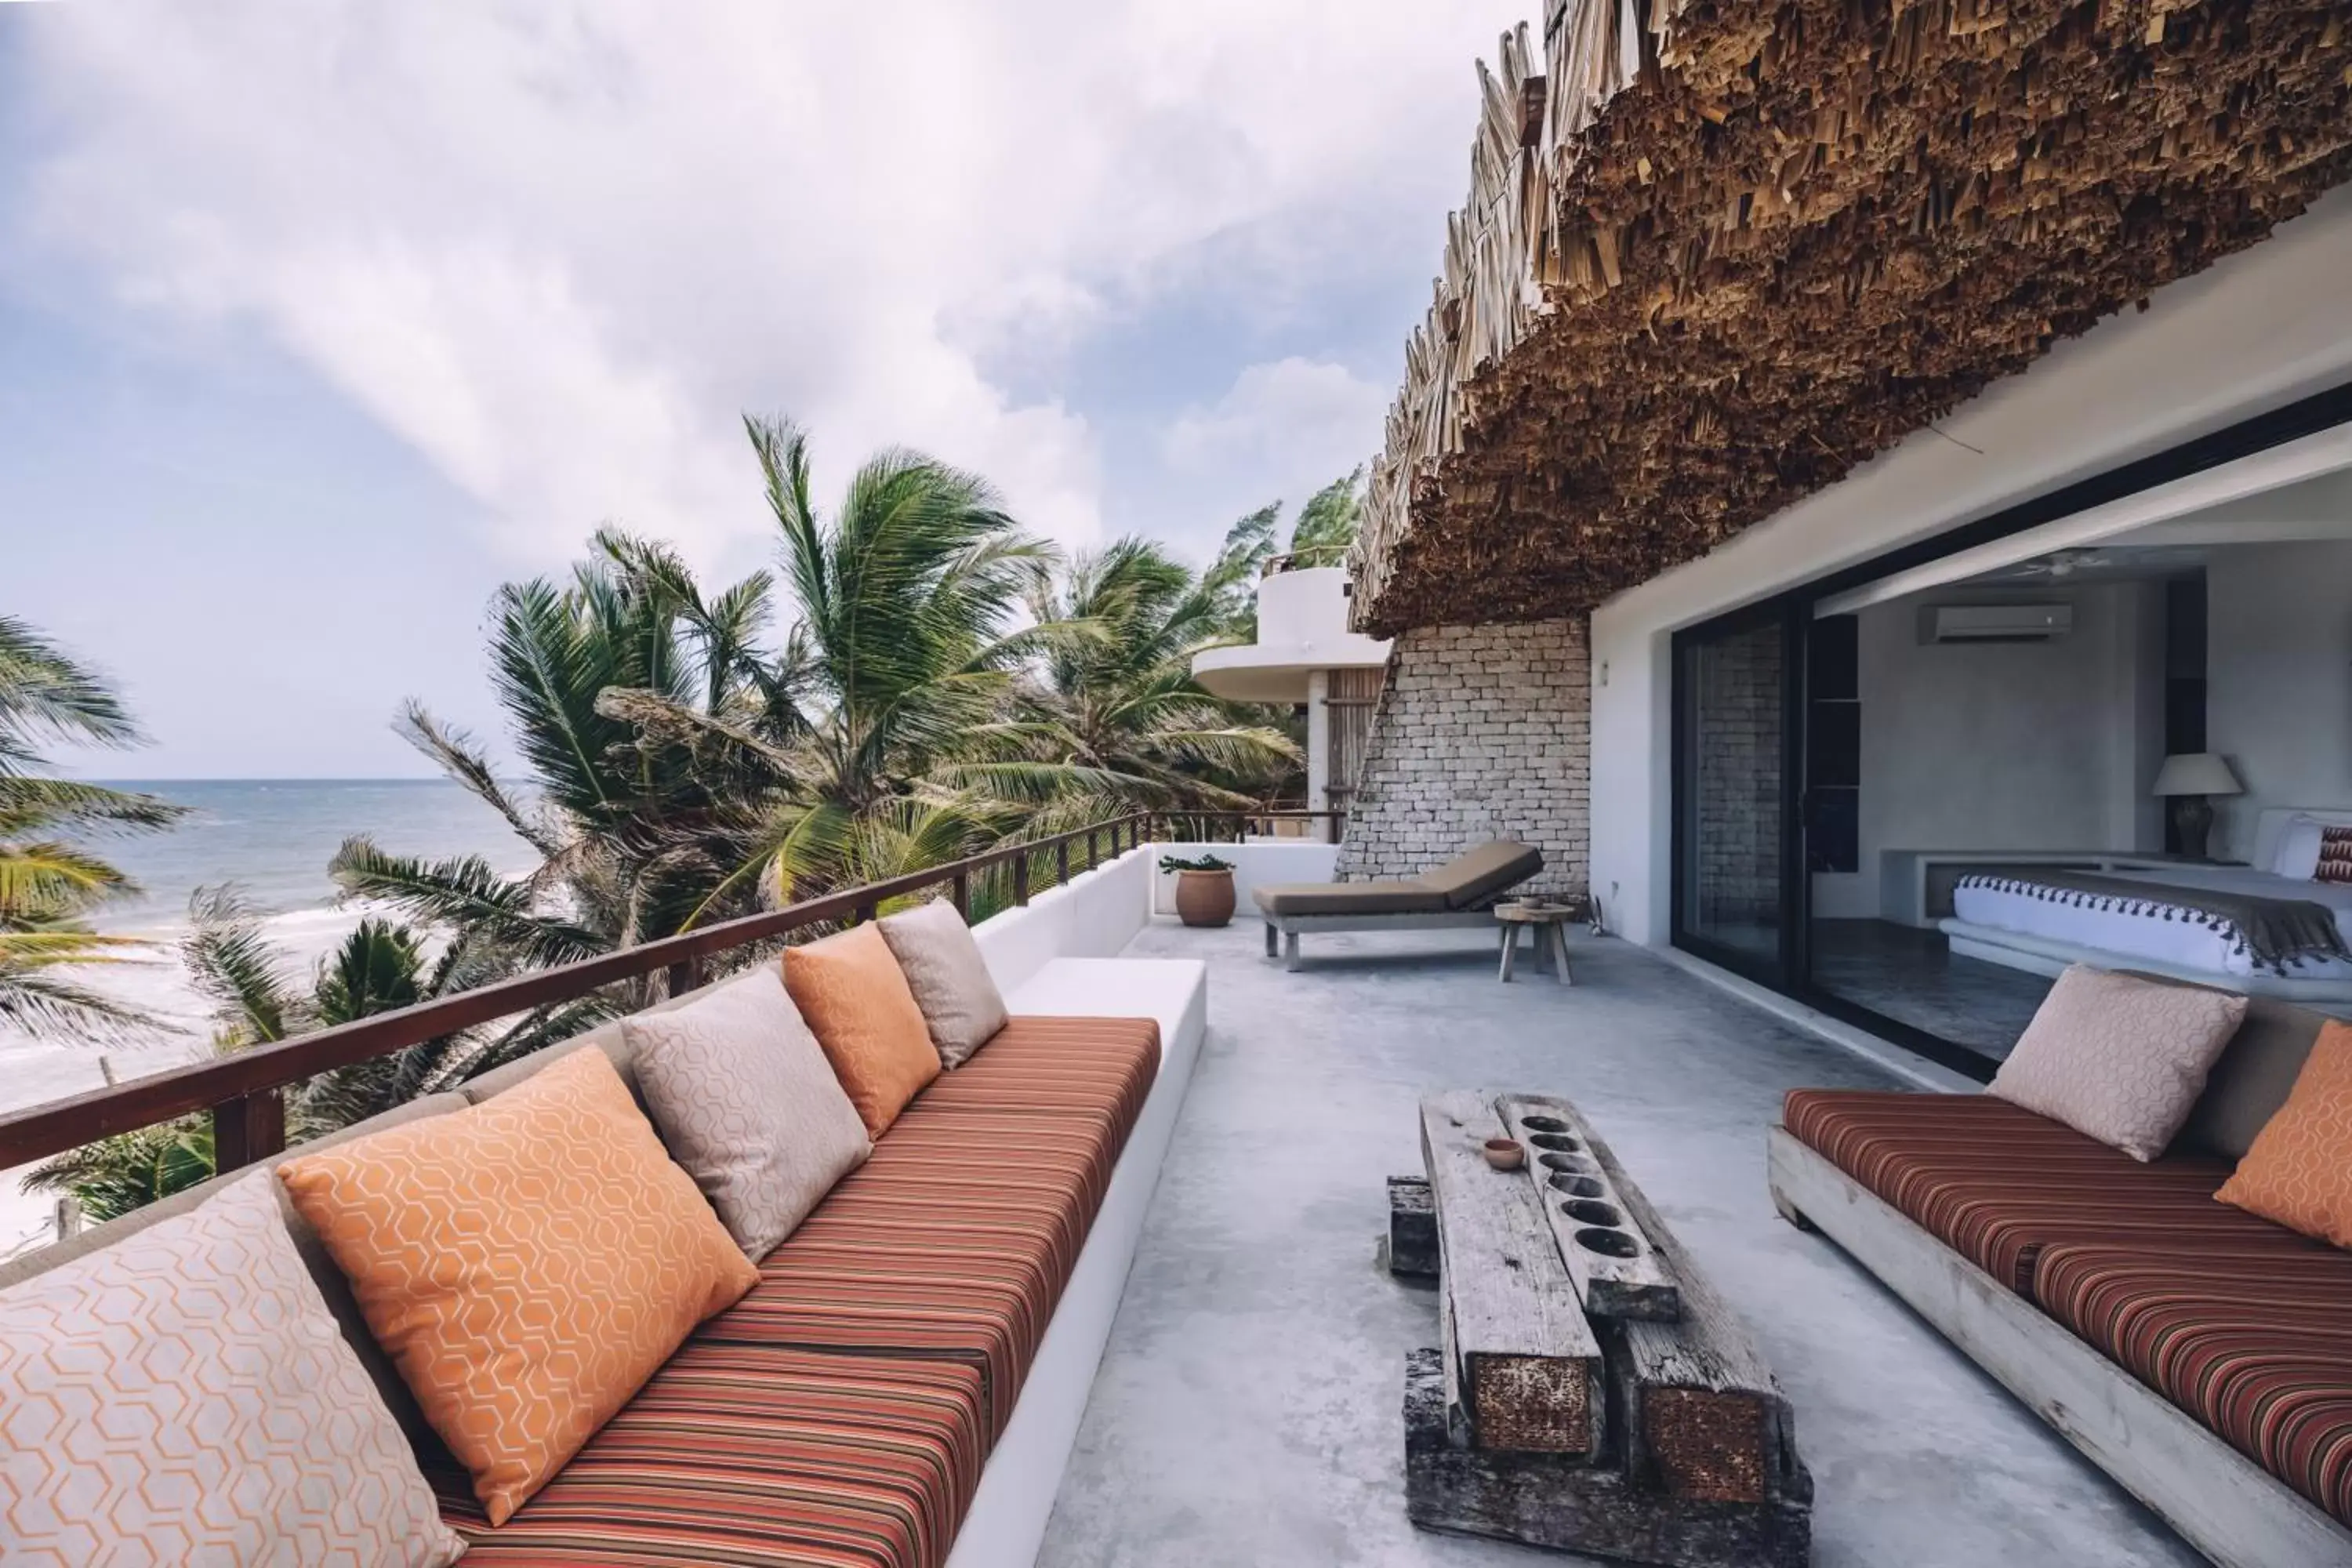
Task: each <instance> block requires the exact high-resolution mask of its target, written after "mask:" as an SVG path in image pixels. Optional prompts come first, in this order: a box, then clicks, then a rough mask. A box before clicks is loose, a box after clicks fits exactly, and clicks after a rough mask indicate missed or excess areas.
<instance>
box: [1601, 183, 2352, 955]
mask: <svg viewBox="0 0 2352 1568" xmlns="http://www.w3.org/2000/svg"><path fill="white" fill-rule="evenodd" d="M2347 275H2352V192H2337V193H2336V194H2334V195H2330V196H2328V197H2327V198H2326V199H2325V200H2323V201H2322V202H2320V203H2318V204H2317V205H2315V206H2314V207H2313V209H2312V210H2311V211H2310V212H2309V213H2307V214H2306V215H2305V216H2303V217H2300V218H2298V219H2296V220H2294V222H2293V223H2289V224H2286V225H2284V226H2281V227H2280V229H2279V230H2278V232H2277V233H2276V234H2275V235H2273V237H2271V238H2270V239H2268V240H2266V241H2264V242H2263V243H2262V244H2260V245H2257V246H2255V247H2253V248H2252V249H2251V250H2247V251H2244V252H2242V253H2241V254H2239V255H2237V256H2234V257H2231V258H2229V259H2228V260H2225V261H2223V262H2221V264H2220V265H2218V266H2216V267H2214V268H2211V269H2210V270H2209V271H2207V272H2205V273H2203V274H2201V275H2200V276H2198V277H2196V278H2191V279H2186V280H2184V281H2182V282H2179V283H2176V284H2174V285H2172V286H2171V287H2169V288H2167V289H2161V290H2159V291H2158V293H2157V294H2156V295H2155V296H2154V299H2153V303H2152V308H2151V309H2150V310H2148V311H2147V313H2146V314H2138V313H2134V312H2126V313H2125V314H2124V315H2122V316H2118V317H2115V318H2112V319H2110V320H2109V321H2105V322H2102V323H2101V324H2100V325H2099V326H2098V327H2096V328H2095V329H2094V330H2093V331H2090V332H2089V333H2087V334H2085V335H2084V336H2083V337H2081V338H2078V339H2076V340H2074V342H2068V343H2064V344H2062V345H2060V346H2059V347H2058V348H2056V349H2055V350H2053V352H2052V353H2050V355H2049V356H2048V357H2047V358H2045V359H2043V360H2042V361H2041V362H2040V363H2037V364H2036V365H2034V366H2033V367H2032V369H2031V370H2029V371H2027V372H2026V373H2025V374H2022V375H2020V376H2016V377H2012V378H2011V379H2010V380H2007V381H2003V382H2000V383H1998V384H1995V385H1994V386H1993V387H1991V388H1990V389H1989V390H1988V391H1987V392H1986V393H1985V394H1984V395H1982V396H1980V397H1979V398H1977V399H1976V400H1975V401H1973V402H1971V403H1969V404H1968V405H1965V406H1963V407H1961V408H1960V409H1958V411H1956V412H1955V413H1954V414H1953V415H1952V416H1950V417H1949V418H1947V419H1945V420H1943V421H1941V422H1940V423H1939V425H1938V426H1937V429H1935V430H1922V431H1919V432H1917V433H1916V434H1914V435H1913V436H1912V437H1910V438H1908V439H1907V440H1906V441H1904V442H1902V443H1901V444H1900V445H1899V446H1897V447H1895V448H1894V449H1893V450H1891V451H1889V452H1887V453H1885V454H1884V455H1882V456H1881V457H1880V458H1877V459H1876V460H1874V461H1873V462H1872V463H1870V464H1868V465H1866V466H1864V468H1860V469H1858V470H1856V471H1855V472H1854V473H1853V474H1852V475H1850V476H1848V477H1847V478H1846V479H1844V480H1843V482H1841V483H1839V484H1837V485H1833V486H1832V487H1831V488H1830V489H1826V490H1823V491H1822V492H1821V493H1820V494H1818V495H1815V496H1812V497H1810V498H1808V499H1807V500H1804V501H1801V502H1800V503H1799V504H1797V505H1796V506H1793V507H1790V509H1789V510H1786V511H1784V512H1781V513H1780V514H1779V515H1778V516H1776V517H1774V518H1771V519H1769V520H1767V521H1764V522H1762V523H1760V524H1759V525H1757V526H1756V527H1754V528H1751V529H1748V531H1745V532H1743V533H1741V534H1739V535H1738V536H1737V537H1736V538H1734V539H1733V540H1732V541H1731V542H1728V543H1727V544H1726V545H1725V546H1724V547H1723V548H1722V549H1720V550H1717V552H1715V553H1713V554H1712V555H1708V556H1706V557H1705V558H1704V559H1702V560H1698V561H1695V562H1692V563H1689V564H1687V565H1685V566H1682V567H1679V568H1677V569H1676V570H1675V571H1673V572H1669V573H1667V574H1664V575H1663V576H1661V577H1658V578H1656V579H1654V580H1653V581H1652V582H1649V583H1646V584H1643V585H1642V586H1640V587H1638V588H1635V589H1633V590H1631V591H1629V592H1627V593H1625V594H1622V595H1618V596H1617V597H1616V598H1614V599H1612V600H1611V601H1610V602H1609V603H1607V604H1606V605H1602V606H1601V608H1600V609H1599V610H1597V611H1595V612H1594V614H1593V617H1592V661H1593V663H1592V678H1593V707H1592V883H1593V889H1594V891H1596V892H1597V893H1599V894H1600V896H1601V901H1602V905H1603V907H1604V908H1605V909H1607V910H1609V911H1610V921H1609V923H1610V924H1611V926H1612V928H1614V929H1616V930H1618V931H1621V932H1622V934H1624V935H1626V936H1629V937H1632V938H1633V939H1634V940H1636V941H1642V942H1665V941H1666V940H1667V939H1668V931H1667V925H1668V919H1669V907H1670V906H1669V888H1668V880H1667V879H1668V870H1669V855H1670V846H1671V842H1672V840H1671V837H1670V834H1669V832H1668V828H1669V822H1668V812H1669V809H1670V805H1671V802H1672V799H1673V795H1672V790H1671V784H1670V780H1669V778H1668V765H1667V764H1668V761H1669V751H1670V745H1671V734H1672V731H1671V727H1670V724H1669V722H1668V720H1669V702H1670V700H1671V693H1672V683H1671V681H1670V679H1669V676H1670V673H1671V671H1670V669H1669V668H1668V665H1669V658H1668V655H1669V649H1670V637H1671V634H1672V633H1673V632H1674V630H1675V628H1677V627H1680V626H1689V625H1692V624H1694V623H1696V622H1698V621H1701V620H1705V619H1706V618H1707V617H1709V616H1714V615H1717V614H1720V613H1722V612H1723V611H1725V610H1727V609H1731V608H1734V607H1737V606H1738V605H1743V604H1748V603H1752V602H1754V601H1755V600H1758V599H1760V598H1764V597H1766V596H1768V595H1771V594H1774V593H1777V592H1780V591H1782V590H1784V589H1787V588H1790V587H1793V586H1796V585H1797V584H1802V583H1805V582H1809V581H1811V580H1813V579H1815V578H1818V577H1821V576H1823V575H1825V574H1829V573H1831V572H1834V571H1836V570H1838V569H1839V568H1841V567H1843V566H1848V565H1852V564H1854V563H1858V562H1861V561H1864V560H1868V559H1870V558H1872V557H1874V556H1877V555H1880V554H1883V553H1885V552H1886V551H1888V550H1891V549H1893V548H1894V547H1895V546H1896V545H1897V544H1900V543H1903V542H1908V541H1911V540H1916V539H1922V538H1926V537H1927V536H1929V535H1932V534H1935V533H1938V532H1941V531H1945V530H1948V529H1949V528H1951V527H1953V526H1955V525H1957V524H1958V523H1961V522H1965V521H1969V520H1970V519H1973V518H1978V517H1983V516H1986V515H1988V514H1990V513H1992V512H1995V511H1999V510H2001V509H2002V508H2004V507H2007V506H2010V505H2013V504H2015V503H2016V502H2018V501H2020V500H2025V499H2027V498H2029V497H2032V496H2033V495H2037V494H2042V493H2044V492H2046V491H2049V490H2053V489H2058V488H2060V487H2062V486H2063V485H2065V484H2068V483H2070V482H2072V481H2074V480H2076V479H2084V478H2086V477H2088V476H2090V475H2092V474H2095V473H2099V472H2102V471H2105V470H2106V469H2109V468H2115V467H2116V466H2117V465H2118V464H2121V463H2124V462H2127V461H2129V460H2131V459H2133V458H2139V457H2144V456H2147V455H2150V454H2152V453H2155V452H2159V451H2162V450H2164V449H2166V448H2168V447H2175V446H2178V445H2179V444H2180V443H2181V442H2183V441H2186V440H2189V439H2190V438H2192V437H2196V436H2198V435H2200V434H2203V433H2205V432H2208V431H2210V430H2214V429H2218V428H2221V426H2227V425H2231V424H2233V423H2235V422H2237V421H2239V420H2242V419H2245V418H2249V417H2251V416H2254V415H2256V414H2258V413H2261V412H2262V411H2263V410H2265V409H2270V408H2275V407H2277V406H2279V405H2283V404H2285V403H2289V402H2292V401H2293V400H2294V399H2295V398H2297V397H2301V396H2305V395H2309V394H2311V393H2314V392H2317V391H2320V390H2322V389H2324V388H2326V387H2327V386H2331V385H2334V384H2337V383H2339V382H2343V381H2345V380H2347V379H2352V311H2347V310H2344V309H2343V308H2342V300H2343V287H2344V285H2343V279H2345V277H2346V276H2347ZM2300 804H2310V803H2300Z"/></svg>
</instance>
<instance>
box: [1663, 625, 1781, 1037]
mask: <svg viewBox="0 0 2352 1568" xmlns="http://www.w3.org/2000/svg"><path fill="white" fill-rule="evenodd" d="M1811 600H1812V595H1811V594H1810V593H1807V594H1803V595H1780V597H1778V598H1774V599H1768V600H1765V601H1763V602H1762V603H1760V604H1755V605H1747V606H1745V607H1743V608H1741V609H1738V610H1734V611H1732V612H1731V613H1730V614H1728V615H1725V616H1717V617H1716V618H1715V619H1713V620H1710V621H1705V622H1702V623H1700V624H1699V625H1697V626H1687V627H1685V628H1684V629H1683V630H1681V631H1678V632H1676V633H1675V635H1674V647H1673V659H1674V675H1673V710H1674V723H1673V740H1672V748H1673V757H1672V762H1671V764H1670V774H1671V778H1672V781H1673V784H1672V795H1673V810H1674V822H1673V829H1672V832H1671V833H1670V835H1669V837H1670V838H1671V840H1672V858H1673V864H1672V868H1671V869H1670V871H1669V873H1668V877H1669V881H1670V884H1671V896H1670V898H1669V900H1668V902H1669V907H1670V919H1671V926H1670V930H1671V931H1672V935H1673V940H1674V944H1675V946H1676V947H1679V948H1682V949H1684V950H1685V951H1686V952H1691V953H1693V954H1696V956H1697V957H1700V958H1703V959H1705V960H1706V962H1708V963H1712V964H1715V965H1716V966H1717V967H1718V968H1722V969H1727V970H1730V971H1731V972H1732V973H1735V974H1738V975H1740V976H1742V977H1744V978H1746V979H1748V980H1753V981H1755V982H1756V983H1757V984H1759V985H1765V986H1769V987H1770V988H1771V989H1773V990H1776V991H1788V990H1790V988H1791V986H1793V985H1794V984H1797V983H1798V982H1799V980H1800V979H1801V977H1802V976H1803V975H1804V973H1805V964H1806V945H1805V932H1804V912H1805V902H1806V900H1805V879H1804V878H1803V877H1801V876H1791V875H1790V868H1791V866H1792V865H1793V866H1794V867H1796V868H1799V869H1801V868H1802V866H1803V855H1804V833H1803V826H1804V825H1803V820H1802V813H1801V811H1800V809H1799V807H1800V805H1801V803H1802V798H1803V797H1802V795H1801V791H1802V789H1803V779H1802V777H1801V774H1802V766H1801V764H1802V763H1803V760H1804V728H1803V726H1804V714H1803V711H1802V710H1801V703H1802V699H1803V692H1804V679H1803V663H1804V636H1805V621H1804V619H1803V618H1802V617H1803V616H1804V615H1806V614H1809V613H1810V609H1811ZM1767 628H1777V629H1778V631H1779V633H1780V752H1781V754H1780V800H1779V803H1778V820H1777V821H1776V822H1775V823H1774V824H1773V842H1774V843H1776V844H1777V845H1778V846H1779V847H1780V889H1779V902H1778V905H1777V914H1776V919H1777V921H1778V927H1779V932H1780V942H1779V943H1778V946H1777V950H1776V952H1774V954H1773V956H1772V957H1770V958H1769V959H1764V958H1759V955H1758V954H1757V953H1756V952H1753V951H1752V950H1749V949H1745V948H1739V947H1735V946H1733V945H1731V944H1730V943H1728V942H1719V941H1717V940H1716V939H1715V938H1714V937H1711V936H1709V935H1708V934H1707V933H1706V931H1702V930H1700V929H1698V928H1697V926H1696V924H1695V923H1694V921H1693V919H1692V916H1693V913H1694V911H1693V910H1691V908H1690V876H1691V863H1690V857H1691V852H1692V850H1693V848H1694V847H1695V846H1694V844H1693V842H1692V839H1693V837H1694V835H1693V834H1692V833H1691V831H1690V829H1689V826H1688V822H1689V814H1690V813H1691V812H1692V811H1693V810H1695V809H1696V802H1695V801H1693V800H1692V799H1691V798H1690V793H1689V782H1688V781H1689V779H1690V777H1691V772H1690V770H1691V768H1692V766H1693V764H1694V763H1695V762H1696V757H1697V751H1696V745H1697V738H1696V736H1695V735H1694V734H1693V733H1692V730H1693V725H1694V721H1695V720H1696V713H1695V712H1694V710H1693V700H1694V698H1695V696H1696V693H1694V692H1693V691H1692V689H1691V686H1690V677H1689V668H1690V667H1689V656H1690V654H1691V652H1692V650H1694V649H1696V648H1700V647H1706V645H1708V644H1710V643H1715V642H1719V641H1721V640H1723V639H1724V638H1726V637H1739V636H1743V635H1747V634H1750V633H1754V632H1758V631H1761V630H1765V629H1767ZM1791 857H1794V859H1793V860H1792V859H1791Z"/></svg>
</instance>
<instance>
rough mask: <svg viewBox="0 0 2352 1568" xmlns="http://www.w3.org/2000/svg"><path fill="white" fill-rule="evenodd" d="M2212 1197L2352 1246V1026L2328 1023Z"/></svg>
mask: <svg viewBox="0 0 2352 1568" xmlns="http://www.w3.org/2000/svg"><path fill="white" fill-rule="evenodd" d="M2213 1195H2214V1196H2215V1197H2217V1198H2219V1199H2221V1201H2222V1202H2223V1203H2225V1204H2235V1205H2237V1206H2238V1207H2240V1208H2242V1209H2244V1210H2245V1211H2246V1212H2247V1213H2248V1214H2257V1215H2262V1216H2263V1218H2264V1219H2267V1220H2275V1221H2276V1222H2277V1223H2279V1224H2280V1225H2283V1226H2286V1227H2287V1228H2288V1229H2289V1230H2299V1231H2301V1232H2302V1233H2303V1234H2304V1235H2305V1236H2310V1237H2318V1238H2319V1239H2320V1240H2322V1241H2328V1242H2333V1243H2335V1244H2336V1246H2338V1247H2352V1026H2347V1025H2344V1024H2340V1023H2336V1022H2334V1021H2330V1022H2329V1023H2327V1024H2326V1025H2325V1026H2322V1027H2321V1029H2320V1031H2319V1038H2318V1040H2317V1041H2316V1042H2315V1044H2314V1045H2313V1046H2312V1047H2311V1055H2310V1056H2309V1057H2308V1058H2305V1061H2304V1064H2303V1070H2302V1071H2301V1072H2300V1073H2297V1074H2296V1075H2295V1079H2294V1089H2293V1090H2292V1091H2291V1092H2290V1093H2289V1094H2288V1095H2287V1097H2286V1103H2285V1104H2284V1105H2282V1106H2280V1107H2279V1108H2278V1110H2277V1111H2276V1113H2274V1114H2273V1116H2272V1117H2271V1119H2270V1120H2269V1121H2266V1122H2264V1123H2263V1130H2262V1131H2260V1132H2257V1133H2256V1134H2254V1142H2253V1146H2252V1148H2250V1149H2248V1150H2247V1151H2246V1157H2245V1158H2244V1159H2242V1160H2241V1161H2239V1162H2238V1170H2237V1173H2236V1174H2234V1175H2232V1176H2231V1178H2230V1179H2229V1180H2228V1181H2226V1182H2224V1183H2222V1184H2221V1191H2220V1192H2218V1193H2216V1194H2213Z"/></svg>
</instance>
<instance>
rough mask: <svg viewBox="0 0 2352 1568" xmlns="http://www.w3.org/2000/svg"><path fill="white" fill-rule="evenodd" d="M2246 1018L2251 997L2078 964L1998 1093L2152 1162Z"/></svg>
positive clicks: (2050, 999)
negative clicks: (2248, 1001) (2168, 983)
mask: <svg viewBox="0 0 2352 1568" xmlns="http://www.w3.org/2000/svg"><path fill="white" fill-rule="evenodd" d="M2245 1016H2246V999H2245V998H2244V997H2243V996H2241V995H2238V994H2233V993H2231V992H2226V991H2210V990H2208V989H2206V988H2205V987H2203V986H2201V985H2167V984H2162V983H2160V982H2158V981H2154V980H2143V979H2141V978H2139V977H2138V976H2137V975H2132V974H2115V973H2109V972H2108V971H2106V970H2104V969H2093V968H2091V967H2090V966H2089V965H2087V964H2081V963H2078V964H2076V965H2074V967H2073V968H2072V969H2069V970H2068V971H2066V973H2063V974H2062V975H2060V976H2059V977H2058V984H2055V985H2053V986H2052V987H2051V988H2050V994H2049V995H2048V996H2046V997H2044V998H2043V999H2042V1008H2041V1011H2039V1012H2037V1013H2035V1014H2034V1015H2033V1022H2032V1023H2031V1024H2029V1025H2027V1026H2026V1029H2025V1035H2024V1037H2023V1038H2021V1039H2020V1040H2019V1041H2018V1042H2017V1048H2016V1049H2015V1050H2013V1051H2011V1052H2010V1054H2009V1059H2008V1060H2007V1061H2005V1062H2003V1063H2001V1065H2000V1072H1999V1073H1997V1074H1995V1075H1994V1077H1993V1080H1992V1088H1991V1092H1992V1093H1994V1094H1997V1095H1999V1096H2000V1098H2002V1099H2003V1100H2008V1101H2009V1102H2010V1103H2011V1104H2012V1105H2021V1106H2023V1107H2024V1108H2025V1109H2026V1110H2032V1111H2038V1112H2039V1113H2041V1114H2042V1115H2043V1116H2047V1117H2049V1118H2050V1119H2051V1120H2052V1121H2063V1122H2064V1123H2065V1124H2066V1125H2067V1126H2069V1127H2072V1128H2073V1129H2074V1131H2077V1132H2082V1133H2086V1134H2088V1135H2089V1136H2091V1137H2093V1138H2095V1139H2097V1140H2098V1141H2099V1142H2102V1143H2107V1144H2112V1145H2113V1146H2114V1147H2116V1148H2117V1149H2120V1150H2122V1151H2123V1152H2125V1153H2126V1154H2129V1155H2130V1156H2131V1157H2132V1158H2133V1159H2135V1160H2153V1159H2155V1158H2156V1157H2157V1156H2158V1154H2161V1153H2163V1152H2164V1151H2165V1149H2166V1148H2167V1146H2168V1145H2169V1144H2170V1143H2171V1142H2172V1138H2173V1134H2175V1133H2177V1132H2179V1131H2180V1127H2181V1124H2182V1123H2183V1122H2185V1121H2188V1120H2189V1110H2190V1109H2191V1108H2193V1107H2194V1106H2195V1105H2196V1103H2197V1097H2198V1096H2199V1095H2200V1094H2201V1093H2203V1092H2204V1089H2205V1075H2206V1074H2207V1073H2209V1072H2210V1071H2211V1070H2212V1068H2213V1063H2214V1061H2215V1060H2216V1059H2217V1058H2220V1056H2221V1052H2222V1050H2223V1049H2224V1048H2226V1047H2228V1045H2229V1043H2230V1040H2231V1037H2232V1036H2234V1035H2236V1034H2237V1032H2238V1025H2239V1024H2240V1023H2241V1022H2242V1020H2243V1019H2244V1018H2245Z"/></svg>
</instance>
